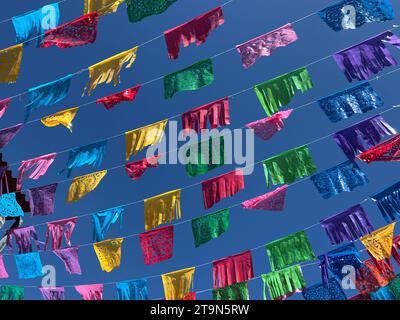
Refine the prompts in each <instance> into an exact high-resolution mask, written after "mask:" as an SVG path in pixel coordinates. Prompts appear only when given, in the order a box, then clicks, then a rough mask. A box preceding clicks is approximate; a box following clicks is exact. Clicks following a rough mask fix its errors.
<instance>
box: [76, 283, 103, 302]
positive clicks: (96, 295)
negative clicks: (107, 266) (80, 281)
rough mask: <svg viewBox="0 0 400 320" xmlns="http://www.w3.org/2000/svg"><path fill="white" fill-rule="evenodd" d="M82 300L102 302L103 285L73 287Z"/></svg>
mask: <svg viewBox="0 0 400 320" xmlns="http://www.w3.org/2000/svg"><path fill="white" fill-rule="evenodd" d="M75 290H76V291H78V293H79V294H80V295H81V297H82V299H83V300H103V284H86V285H81V286H75Z"/></svg>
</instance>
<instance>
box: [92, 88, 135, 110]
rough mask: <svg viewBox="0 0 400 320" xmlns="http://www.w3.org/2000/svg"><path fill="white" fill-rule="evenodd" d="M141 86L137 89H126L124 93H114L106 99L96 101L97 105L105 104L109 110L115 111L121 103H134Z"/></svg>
mask: <svg viewBox="0 0 400 320" xmlns="http://www.w3.org/2000/svg"><path fill="white" fill-rule="evenodd" d="M139 89H140V84H139V85H137V86H136V87H133V88H129V89H125V90H124V91H121V92H117V93H114V94H112V95H109V96H107V97H104V98H100V99H97V100H96V104H103V105H104V108H106V109H107V110H111V109H113V108H114V107H115V106H116V105H117V104H119V103H121V102H132V101H134V100H135V98H136V95H137V93H138V92H139Z"/></svg>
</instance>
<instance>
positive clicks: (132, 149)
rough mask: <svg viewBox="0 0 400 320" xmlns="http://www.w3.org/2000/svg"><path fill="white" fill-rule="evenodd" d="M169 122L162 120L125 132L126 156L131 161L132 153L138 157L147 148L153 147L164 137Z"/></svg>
mask: <svg viewBox="0 0 400 320" xmlns="http://www.w3.org/2000/svg"><path fill="white" fill-rule="evenodd" d="M167 122H168V120H162V121H159V122H156V123H153V124H149V125H147V126H145V127H142V128H139V129H135V130H131V131H127V132H125V156H126V161H128V160H129V158H130V156H131V155H132V153H133V154H134V155H136V154H137V153H138V152H139V151H142V150H143V149H144V148H145V147H148V146H151V145H153V144H155V143H157V142H159V141H161V139H162V138H163V136H164V130H165V126H166V125H167Z"/></svg>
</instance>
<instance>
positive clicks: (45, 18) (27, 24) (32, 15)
mask: <svg viewBox="0 0 400 320" xmlns="http://www.w3.org/2000/svg"><path fill="white" fill-rule="evenodd" d="M59 20H60V9H59V7H58V3H52V4H48V5H45V6H43V7H42V8H40V9H38V10H33V11H30V12H27V13H24V14H22V15H20V16H16V17H13V18H12V22H13V25H14V29H15V33H16V35H17V39H16V42H26V43H29V42H27V41H28V40H29V39H31V38H32V37H33V35H34V33H35V32H36V34H37V40H36V42H37V45H38V46H39V45H40V42H41V40H42V38H43V34H44V33H45V32H46V31H48V30H50V29H54V28H55V27H57V26H58V23H59Z"/></svg>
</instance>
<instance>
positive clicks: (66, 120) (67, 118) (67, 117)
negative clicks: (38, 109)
mask: <svg viewBox="0 0 400 320" xmlns="http://www.w3.org/2000/svg"><path fill="white" fill-rule="evenodd" d="M77 112H78V108H77V107H76V108H70V109H66V110H62V111H59V112H56V113H53V114H51V115H49V116H46V117H43V118H42V119H40V121H41V122H42V123H43V124H44V125H45V126H46V127H55V126H58V125H59V124H62V125H63V126H64V127H66V128H67V129H68V130H69V131H70V132H71V133H72V121H73V120H74V118H75V116H76V113H77Z"/></svg>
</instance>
